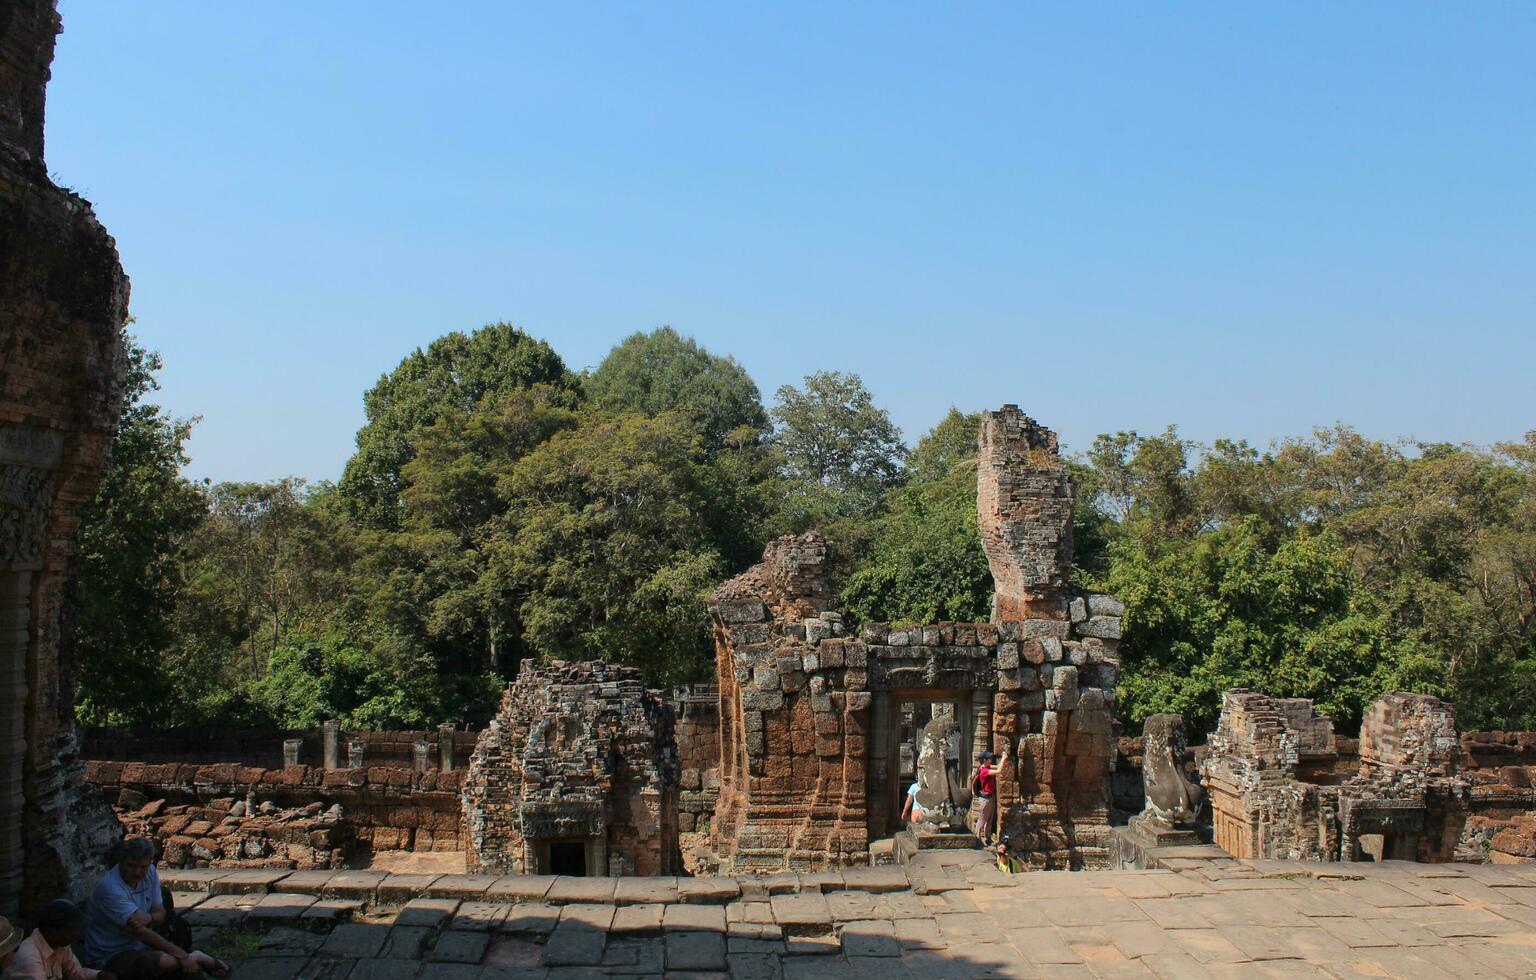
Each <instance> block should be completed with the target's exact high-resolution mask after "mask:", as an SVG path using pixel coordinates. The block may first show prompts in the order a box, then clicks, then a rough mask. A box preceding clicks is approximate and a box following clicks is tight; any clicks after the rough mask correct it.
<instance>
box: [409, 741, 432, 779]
mask: <svg viewBox="0 0 1536 980" xmlns="http://www.w3.org/2000/svg"><path fill="white" fill-rule="evenodd" d="M411 753H412V754H413V755H414V756H415V758H416V771H417V772H426V771H427V770H428V769H430V768H431V766H432V761H431V760H432V743H431V742H428V741H427V740H426V737H425V736H418V737H417V739H416V741H414V742H412V743H411Z"/></svg>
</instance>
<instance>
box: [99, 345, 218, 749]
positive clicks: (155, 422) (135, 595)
mask: <svg viewBox="0 0 1536 980" xmlns="http://www.w3.org/2000/svg"><path fill="white" fill-rule="evenodd" d="M123 343H124V347H125V348H126V349H127V352H128V378H127V386H126V393H125V398H124V407H123V413H122V416H121V417H120V418H119V419H118V426H117V434H116V436H115V437H114V438H113V440H112V466H111V468H110V469H109V470H108V471H107V474H106V477H105V478H104V479H103V480H102V483H101V486H100V487H99V488H98V489H97V491H96V497H95V499H94V500H93V501H92V502H91V506H90V507H89V508H88V509H87V511H86V512H85V514H84V515H83V516H82V519H81V528H80V583H79V593H78V595H79V597H80V598H79V619H78V626H77V632H76V637H77V642H78V644H79V656H80V661H79V662H80V687H81V691H82V695H83V696H82V699H81V705H80V714H81V717H83V718H85V719H86V720H88V721H92V722H96V723H113V724H131V723H135V722H141V721H145V720H147V719H149V718H150V717H152V716H153V715H154V705H155V704H156V703H158V702H162V701H164V700H165V698H166V695H167V691H168V689H169V687H170V686H171V685H172V684H174V682H175V678H174V677H173V676H171V675H170V673H169V672H168V664H167V659H166V652H167V651H168V650H169V649H170V648H171V647H172V646H173V644H174V642H175V632H174V629H173V614H174V611H175V607H176V602H177V592H178V589H179V588H180V586H181V570H180V568H179V567H178V565H177V562H176V558H175V556H176V550H177V547H178V545H179V543H180V542H181V541H182V539H183V538H184V537H185V536H186V535H188V534H189V533H191V532H192V531H193V529H195V528H196V527H197V526H198V525H199V523H201V521H202V520H203V515H204V513H205V506H204V500H203V494H202V491H201V489H200V488H199V487H198V486H197V485H196V484H194V483H192V482H191V481H188V480H185V479H183V478H182V476H181V468H182V467H183V466H184V465H186V463H187V455H186V450H185V446H186V441H187V438H188V436H189V435H191V431H192V425H193V423H194V421H195V420H193V419H176V418H172V417H171V416H170V415H169V414H167V413H166V412H165V410H164V409H162V408H161V407H160V406H158V405H154V404H150V403H148V402H147V401H146V399H147V398H148V397H149V396H150V395H151V394H152V393H153V392H155V391H158V390H159V388H160V384H159V382H158V381H157V380H156V378H155V374H156V372H158V371H159V370H160V367H161V361H160V355H159V354H158V353H156V352H154V351H150V350H147V349H145V348H144V347H143V345H141V344H140V343H139V342H138V341H137V340H136V339H135V338H133V337H132V336H130V335H128V334H127V333H126V332H125V333H124V337H123Z"/></svg>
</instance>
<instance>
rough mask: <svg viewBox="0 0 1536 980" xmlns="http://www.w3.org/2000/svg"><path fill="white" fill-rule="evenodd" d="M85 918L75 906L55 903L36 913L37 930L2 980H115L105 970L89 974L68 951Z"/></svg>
mask: <svg viewBox="0 0 1536 980" xmlns="http://www.w3.org/2000/svg"><path fill="white" fill-rule="evenodd" d="M84 925H85V917H84V916H83V915H81V914H80V909H79V908H78V907H76V905H75V903H74V902H70V901H66V900H65V899H62V898H60V899H55V900H54V901H52V902H49V903H48V904H47V905H44V906H43V907H42V909H41V910H40V911H39V912H38V913H37V928H36V929H33V930H32V935H30V936H28V937H27V938H26V939H25V940H24V941H23V942H22V944H21V946H20V947H18V948H17V950H16V955H15V958H14V959H13V960H12V961H11V965H10V966H9V967H7V968H6V970H5V973H4V974H3V976H4V978H5V980H116V978H115V977H114V976H113V975H112V974H111V973H109V972H107V971H105V970H88V969H86V968H85V967H83V966H81V965H80V960H79V959H78V958H76V956H75V951H74V950H72V949H70V946H72V945H73V944H74V942H75V940H76V939H78V938H79V936H80V933H81V930H82V927H83V926H84Z"/></svg>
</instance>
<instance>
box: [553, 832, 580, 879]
mask: <svg viewBox="0 0 1536 980" xmlns="http://www.w3.org/2000/svg"><path fill="white" fill-rule="evenodd" d="M549 873H550V874H552V875H571V876H573V877H577V878H585V877H586V876H587V844H586V842H585V841H579V840H555V841H550V842H549Z"/></svg>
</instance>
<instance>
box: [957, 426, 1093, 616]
mask: <svg viewBox="0 0 1536 980" xmlns="http://www.w3.org/2000/svg"><path fill="white" fill-rule="evenodd" d="M978 447H979V453H978V456H977V459H976V503H977V517H978V520H979V527H980V530H981V543H982V547H983V548H984V549H985V550H986V553H987V564H988V565H989V566H991V569H992V582H993V588H994V589H995V590H996V593H995V598H994V602H993V612H992V619H993V621H994V622H1002V621H1003V620H1018V621H1022V620H1026V619H1065V618H1066V604H1065V602H1064V601H1063V595H1064V592H1065V590H1066V587H1067V573H1068V570H1069V569H1070V568H1071V566H1072V481H1071V479H1070V478H1069V477H1068V475H1067V470H1066V467H1065V466H1064V465H1063V464H1062V462H1061V458H1060V457H1059V456H1058V455H1057V444H1056V433H1054V432H1052V431H1051V430H1049V429H1047V428H1045V427H1043V426H1041V425H1040V424H1039V423H1037V422H1036V421H1035V420H1034V419H1032V418H1030V417H1029V416H1027V415H1025V414H1024V413H1023V412H1021V411H1019V407H1018V406H1017V405H1004V406H1003V407H1002V409H1000V410H999V411H996V412H988V413H986V415H984V416H983V418H982V423H981V434H980V437H979V440H978Z"/></svg>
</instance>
